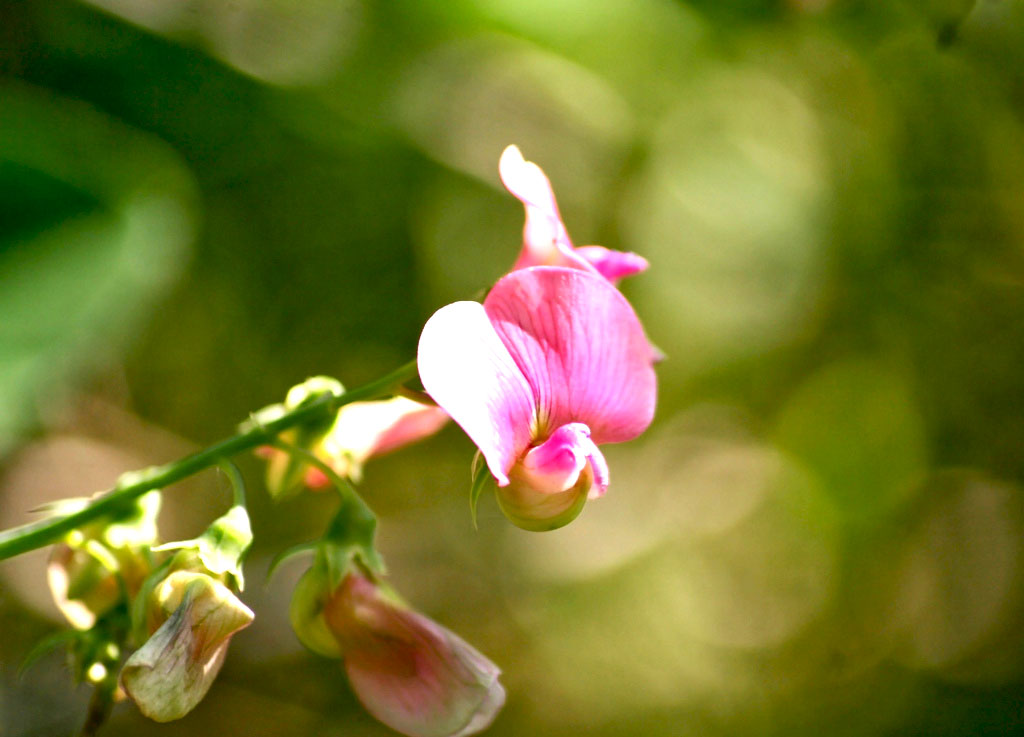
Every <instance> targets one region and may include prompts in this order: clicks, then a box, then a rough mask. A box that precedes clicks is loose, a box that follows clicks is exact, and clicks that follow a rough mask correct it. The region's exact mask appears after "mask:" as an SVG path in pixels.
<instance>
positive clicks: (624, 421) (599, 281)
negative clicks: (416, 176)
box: [421, 266, 656, 449]
mask: <svg viewBox="0 0 1024 737" xmlns="http://www.w3.org/2000/svg"><path fill="white" fill-rule="evenodd" d="M484 309H485V310H486V312H487V317H489V318H490V320H491V322H492V323H493V325H494V328H495V329H496V330H497V332H498V335H499V336H501V340H502V342H503V343H504V344H505V346H506V347H507V349H508V352H509V353H511V355H512V358H513V359H514V361H515V364H516V365H517V366H518V367H519V371H520V372H521V373H522V375H523V376H525V377H526V381H527V382H528V383H529V387H530V390H531V391H530V395H532V396H533V397H536V400H535V401H536V402H537V413H538V416H537V421H538V427H537V432H536V433H535V434H534V438H535V440H544V439H546V438H547V437H548V435H549V434H550V433H552V432H553V431H554V430H555V429H557V428H559V427H561V426H562V425H566V424H569V423H571V422H582V423H583V424H585V425H587V426H588V427H589V428H590V432H591V437H592V438H593V440H594V442H595V443H599V444H600V443H617V442H622V441H625V440H630V439H632V438H634V437H636V436H637V435H639V434H640V433H641V432H643V431H644V430H645V429H646V428H647V426H648V425H649V424H650V422H651V419H652V418H653V417H654V404H655V395H656V379H655V375H654V369H653V368H652V366H651V348H650V344H649V343H648V341H647V337H646V336H645V335H644V330H643V327H642V326H641V325H640V321H639V320H638V319H637V316H636V314H635V313H634V312H633V308H632V307H631V306H630V305H629V302H627V301H626V298H625V297H623V296H622V294H620V293H619V291H618V290H617V289H616V288H615V287H613V286H612V285H611V284H610V283H609V282H608V281H607V280H605V279H604V278H602V277H600V276H598V275H596V274H592V273H589V272H584V271H579V270H577V269H566V268H560V267H544V266H538V267H533V268H530V269H522V270H519V271H513V272H512V273H510V274H508V275H506V276H505V277H503V278H502V279H501V280H500V281H499V282H498V283H497V284H495V286H494V288H493V289H492V290H491V292H490V293H489V294H488V295H487V298H486V300H484ZM421 345H422V342H421ZM479 368H481V369H483V368H485V367H484V366H480V367H479ZM421 371H422V367H421ZM438 403H439V404H441V405H442V406H445V404H444V403H443V402H440V401H439V402H438ZM446 408H447V407H446ZM453 416H454V414H453ZM455 419H456V421H457V422H458V421H459V420H458V418H457V417H456V418H455ZM460 424H462V423H461V422H460ZM470 437H472V435H470ZM474 440H475V438H474ZM481 449H483V448H482V447H481Z"/></svg>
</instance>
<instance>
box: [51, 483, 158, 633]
mask: <svg viewBox="0 0 1024 737" xmlns="http://www.w3.org/2000/svg"><path fill="white" fill-rule="evenodd" d="M159 510H160V494H159V492H155V491H154V492H150V493H148V494H144V495H143V496H141V497H140V498H139V499H137V500H136V501H135V502H133V503H132V504H131V506H130V507H129V509H128V510H127V511H126V512H125V513H124V514H123V515H120V516H118V517H117V518H116V519H115V520H114V521H103V522H94V523H92V524H89V525H86V526H85V527H83V528H82V529H80V530H74V531H72V532H71V533H70V534H69V535H68V536H67V537H66V538H65V542H63V543H60V544H58V545H55V546H54V548H53V552H52V553H51V554H50V560H49V563H48V564H47V569H46V574H47V582H48V583H49V586H50V592H51V594H52V595H53V599H54V602H56V604H57V607H58V608H59V609H60V611H61V613H62V614H63V615H64V616H65V618H67V620H68V622H69V623H70V624H71V625H72V626H73V627H75V628H76V629H80V630H87V629H91V628H92V627H93V625H94V624H95V623H96V620H97V619H99V618H100V617H102V616H103V615H104V614H106V613H107V612H109V611H110V610H111V609H113V608H114V607H115V606H116V605H117V604H118V603H120V602H121V601H123V600H124V598H125V597H126V596H127V597H129V598H130V597H132V596H134V595H135V594H136V592H138V590H139V588H140V586H141V585H142V582H143V580H144V579H145V578H146V576H147V575H149V572H150V568H151V566H150V561H151V556H150V554H149V547H150V546H151V545H153V544H154V543H155V542H156V539H157V531H156V516H157V513H158V512H159Z"/></svg>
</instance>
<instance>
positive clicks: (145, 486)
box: [0, 361, 416, 560]
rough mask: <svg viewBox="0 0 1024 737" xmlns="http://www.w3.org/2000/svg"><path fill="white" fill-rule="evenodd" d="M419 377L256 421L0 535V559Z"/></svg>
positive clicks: (412, 366) (406, 373) (389, 378)
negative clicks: (82, 502)
mask: <svg viewBox="0 0 1024 737" xmlns="http://www.w3.org/2000/svg"><path fill="white" fill-rule="evenodd" d="M415 377H416V362H415V361H411V362H409V363H407V364H405V365H404V366H401V367H400V368H398V369H396V370H395V371H392V372H391V373H389V374H387V375H385V376H383V377H381V378H380V379H377V380H376V381H371V382H369V383H368V384H364V385H363V386H360V387H356V388H355V389H352V390H350V391H347V392H344V393H343V394H338V395H331V394H324V395H321V396H319V397H317V398H316V399H314V400H312V401H310V402H309V403H307V404H303V405H301V406H299V407H296V408H295V409H293V410H291V411H289V412H286V413H285V414H282V415H280V416H279V417H276V418H274V419H273V420H269V421H267V422H260V421H258V420H255V421H253V422H251V423H249V424H248V425H247V426H246V427H244V428H243V429H242V430H240V431H239V432H238V433H237V434H235V435H233V436H231V437H230V438H227V439H225V440H221V441H220V442H218V443H214V444H213V445H211V446H209V447H208V448H205V449H203V450H200V451H197V452H195V453H192V454H190V455H187V456H185V457H184V458H180V459H179V460H176V461H173V462H171V463H167V464H164V465H162V466H152V467H150V468H145V469H142V470H140V471H133V472H129V473H126V474H123V475H122V476H121V478H120V479H119V480H118V482H117V484H116V485H115V486H114V488H113V489H111V490H110V491H108V492H106V493H105V494H102V495H99V496H97V497H95V498H94V499H93V500H91V501H90V502H89V503H88V504H86V505H85V506H84V507H83V508H81V509H79V510H76V511H74V512H71V513H66V514H60V515H55V516H52V517H48V518H47V519H43V520H39V521H38V522H30V523H29V524H26V525H22V526H20V527H15V528H12V529H10V530H6V531H4V532H0V560H5V559H7V558H12V557H14V556H16V555H20V554H22V553H27V552H28V551H30V550H35V549H37V548H41V547H44V546H46V545H51V544H53V543H55V542H57V541H58V540H60V538H61V537H62V536H63V535H65V534H66V533H68V532H70V531H71V530H74V529H75V528H78V527H81V526H82V525H84V524H86V523H88V522H91V521H93V520H96V519H99V518H101V517H103V516H105V515H109V514H111V513H115V512H117V511H119V510H120V509H122V508H123V507H124V506H125V505H126V504H129V503H131V501H132V500H134V499H136V498H138V497H139V496H141V495H143V494H145V493H146V492H147V491H153V490H154V489H163V488H166V487H168V486H170V485H171V484H174V483H176V482H178V481H181V480H182V479H185V478H188V477H189V476H192V475H193V474H196V473H198V472H200V471H203V470H205V469H207V468H210V467H212V466H216V465H218V464H220V463H222V462H223V461H224V460H225V459H228V458H230V457H231V456H234V455H236V454H238V453H241V452H243V451H249V450H252V449H253V448H255V447H257V446H260V445H265V444H267V443H270V442H271V441H272V440H273V439H274V438H275V437H277V435H278V434H279V433H281V432H283V431H285V430H288V429H290V428H293V427H297V426H300V425H304V424H307V423H312V422H317V421H322V420H324V419H326V418H328V417H330V416H331V415H332V414H333V413H335V412H337V411H338V409H339V408H341V407H343V406H344V405H346V404H349V403H351V402H359V401H364V400H368V399H377V398H379V397H382V396H385V395H388V394H392V393H394V392H395V390H396V389H397V387H399V386H401V385H402V384H404V383H405V382H407V381H409V380H411V379H413V378H415Z"/></svg>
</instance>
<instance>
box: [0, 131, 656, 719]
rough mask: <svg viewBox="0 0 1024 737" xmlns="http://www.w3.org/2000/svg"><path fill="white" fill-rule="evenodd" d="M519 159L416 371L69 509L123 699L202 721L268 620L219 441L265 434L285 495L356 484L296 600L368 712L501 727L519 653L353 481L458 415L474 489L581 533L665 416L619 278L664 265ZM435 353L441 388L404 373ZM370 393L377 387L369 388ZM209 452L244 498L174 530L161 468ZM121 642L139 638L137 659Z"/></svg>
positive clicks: (319, 543) (312, 384) (64, 547)
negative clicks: (517, 245) (411, 553)
mask: <svg viewBox="0 0 1024 737" xmlns="http://www.w3.org/2000/svg"><path fill="white" fill-rule="evenodd" d="M499 172H500V175H501V179H502V181H503V182H504V184H505V186H506V187H507V188H508V190H509V191H510V192H511V193H512V194H513V195H515V196H516V197H517V198H518V199H519V200H520V201H521V202H522V203H523V206H524V208H525V212H526V221H525V225H524V228H523V243H522V250H521V252H520V254H519V257H518V259H517V260H516V262H515V265H514V267H513V269H512V270H511V271H510V272H509V273H508V274H506V275H505V276H503V277H502V278H501V279H499V280H498V281H497V283H496V284H495V285H494V286H493V288H492V289H491V290H490V291H489V292H488V294H487V296H486V298H485V299H484V300H483V302H482V303H480V302H456V303H454V304H450V305H447V306H445V307H442V308H441V309H440V310H438V311H437V312H436V313H434V315H433V316H432V317H431V318H430V319H429V320H428V321H427V323H426V325H425V326H424V328H423V332H422V334H421V336H420V341H419V348H418V357H417V364H416V367H414V366H413V365H412V364H410V365H409V366H407V367H405V368H403V369H400V370H399V371H398V372H395V373H394V374H391V375H388V376H387V377H384V378H383V379H381V380H380V381H379V382H375V383H373V384H371V385H367V386H364V387H362V388H360V389H358V390H355V391H354V392H352V393H349V394H346V392H345V390H344V388H343V387H342V385H341V383H340V382H338V381H337V380H335V379H332V378H329V377H322V376H318V377H313V378H311V379H309V380H307V381H305V382H303V383H302V384H299V385H297V386H295V387H293V388H292V389H291V391H289V392H288V395H287V397H286V399H285V401H284V402H283V403H281V404H275V405H272V406H270V407H267V408H265V409H263V410H261V411H259V412H257V413H255V414H254V415H253V416H252V418H251V419H250V421H249V422H247V423H245V425H243V427H242V429H241V430H240V434H239V436H236V438H235V439H234V440H232V441H231V442H228V443H222V444H219V445H218V446H213V447H211V448H210V449H208V451H206V452H205V455H204V454H202V453H201V454H195V455H193V456H190V457H188V458H186V459H184V460H183V461H181V462H179V464H178V466H177V467H176V468H177V469H178V470H181V469H183V468H186V467H187V468H189V469H191V470H189V471H188V472H187V473H186V472H184V471H182V472H181V473H180V474H179V475H177V476H176V478H175V477H174V474H172V473H169V472H168V471H167V468H168V467H163V468H156V469H147V470H146V471H143V472H140V473H138V474H129V475H127V476H126V478H123V479H122V480H121V482H119V484H118V486H117V487H115V489H113V490H112V491H111V492H109V493H108V495H107V497H108V498H107V499H106V500H105V506H104V512H103V514H105V516H100V514H99V510H98V509H95V508H93V509H89V505H90V504H92V503H93V501H92V500H73V501H72V502H70V503H67V504H65V505H64V507H63V508H62V509H60V510H57V512H58V514H64V515H66V516H70V517H74V516H75V515H76V514H79V513H80V512H85V513H86V514H82V515H81V516H80V517H79V521H80V522H81V523H82V526H81V527H79V528H78V529H75V530H73V531H72V532H71V533H70V534H67V535H66V536H65V538H64V541H63V542H62V543H60V544H59V545H57V546H56V548H55V549H54V551H53V553H52V555H51V558H50V564H49V569H48V574H49V581H50V586H51V589H52V593H53V596H54V599H55V600H56V602H57V604H58V606H59V607H60V609H61V611H62V612H63V613H64V614H65V616H66V617H67V619H68V621H69V622H70V623H71V624H72V625H73V627H75V628H76V630H75V631H74V636H75V637H78V640H77V642H78V643H79V645H78V646H77V651H76V650H74V649H73V652H75V653H76V657H77V660H78V661H79V669H78V670H79V677H80V678H85V679H88V680H90V681H91V682H93V683H94V684H96V686H97V689H100V688H102V689H105V690H104V691H103V693H106V694H107V696H108V697H109V698H108V705H109V701H112V700H113V698H114V697H115V695H116V692H118V690H120V691H123V693H124V694H126V695H127V696H129V697H130V698H131V699H132V700H133V701H134V702H135V704H136V705H137V706H138V708H139V710H140V711H141V712H142V713H143V714H145V715H146V716H147V717H149V718H151V719H153V720H155V721H158V722H166V721H170V720H174V719H179V718H181V717H183V716H184V715H186V714H187V713H189V712H190V711H191V710H192V709H193V708H194V707H195V706H196V705H197V704H198V703H199V702H200V701H201V700H202V699H203V698H204V697H205V696H206V694H207V692H208V691H209V689H210V687H211V685H212V683H213V681H214V679H215V678H216V676H217V674H218V672H219V671H220V668H221V666H222V665H223V663H224V660H225V657H226V654H227V649H228V645H229V642H230V640H231V638H232V637H233V636H234V635H235V634H236V633H237V632H239V631H240V630H242V629H244V628H245V627H247V626H248V625H249V624H250V623H251V622H252V621H253V617H254V615H253V612H252V611H251V610H250V609H249V608H248V607H247V606H246V605H245V604H244V603H243V602H242V600H241V599H240V598H239V594H240V592H241V591H242V589H243V583H244V582H243V576H242V560H243V558H244V557H245V555H246V553H247V551H248V549H249V547H250V545H251V543H252V530H251V528H250V524H249V517H248V514H247V512H246V508H245V492H244V488H243V482H242V479H241V476H240V474H239V472H238V470H237V469H236V468H235V467H234V466H233V465H232V464H231V463H230V461H228V460H227V458H226V457H224V456H223V455H221V454H223V453H224V452H225V450H224V449H225V448H226V447H228V448H230V447H234V448H236V451H235V452H237V451H238V450H250V449H253V448H256V447H257V446H258V445H259V444H266V445H264V446H263V447H262V448H260V450H259V452H260V454H261V455H262V456H264V457H265V458H266V459H267V462H268V463H267V476H266V480H267V484H266V486H267V489H268V491H269V492H270V494H271V496H272V497H273V498H274V499H275V500H277V501H281V500H283V499H286V498H287V497H289V496H291V495H293V494H296V493H299V492H300V491H301V490H302V489H303V488H310V489H324V488H327V487H332V488H334V489H335V490H336V491H337V492H338V495H339V502H340V505H339V508H338V511H337V513H336V514H335V516H334V518H333V519H332V521H331V522H330V524H329V525H328V527H327V530H326V532H325V533H324V534H323V536H322V537H321V538H320V539H318V540H316V541H315V542H313V543H308V544H305V545H303V546H300V552H301V551H308V550H312V551H313V553H314V562H313V565H312V567H311V568H310V569H309V570H308V571H307V572H306V573H305V575H303V577H302V578H301V579H300V580H299V582H298V584H297V586H296V588H295V592H294V594H293V597H292V601H291V606H290V619H291V623H292V627H293V629H294V630H295V633H296V635H297V636H298V638H299V640H300V641H301V642H302V643H303V644H304V645H306V646H307V647H308V648H309V649H310V650H312V651H313V652H315V653H318V654H320V655H323V656H326V657H331V658H339V659H341V661H342V663H343V667H344V670H345V673H346V675H347V677H348V682H349V685H350V686H351V688H352V690H353V691H354V693H355V694H356V696H357V697H358V699H359V701H360V702H361V703H362V704H363V706H364V707H365V708H366V710H367V711H368V712H370V713H371V714H372V715H373V716H374V717H376V718H377V719H379V720H380V721H381V722H383V723H384V724H386V725H388V726H389V727H391V728H393V729H395V730H396V731H398V732H401V733H403V734H406V735H409V736H410V737H468V736H469V735H472V734H476V733H477V732H480V731H482V730H484V729H486V728H487V727H488V726H490V724H491V723H492V722H493V720H494V718H495V717H496V715H497V714H498V712H499V711H500V710H501V708H502V706H503V705H504V703H505V690H504V688H503V686H502V685H501V683H500V681H499V675H500V673H501V671H500V669H499V668H498V666H496V665H495V664H494V663H493V662H491V661H490V660H489V659H488V658H486V657H485V656H484V655H482V654H481V653H480V652H479V651H478V650H476V649H475V648H474V647H473V646H471V645H470V644H468V643H467V642H466V641H465V640H463V639H462V638H461V637H459V636H458V635H456V634H455V633H454V632H451V631H450V630H448V629H446V628H445V627H443V626H442V625H440V624H438V623H437V622H435V621H433V620H431V619H429V618H428V617H426V616H424V615H423V614H420V613H419V612H417V611H415V610H414V609H412V608H411V607H410V606H408V605H407V604H406V603H405V602H404V601H403V600H402V598H401V597H400V596H399V595H398V593H397V592H396V591H395V590H394V589H393V588H392V587H391V586H390V585H389V584H388V583H387V580H386V577H385V575H384V565H383V562H382V559H381V557H380V554H379V553H378V551H377V548H376V542H375V536H376V525H377V519H376V517H375V515H374V514H373V512H372V511H371V510H370V508H369V507H368V506H367V505H366V503H365V502H364V501H363V499H362V497H361V496H360V495H359V493H358V492H357V491H356V489H355V488H354V486H353V485H352V484H353V483H357V482H359V481H360V480H361V477H362V468H363V464H365V463H366V462H367V461H368V460H369V459H371V458H374V457H376V456H379V455H382V454H385V453H388V452H390V451H393V450H396V449H398V448H400V447H402V446H404V445H407V444H408V443H411V442H414V441H417V440H420V439H423V438H425V437H427V436H429V435H431V434H433V433H435V432H437V431H438V430H439V429H440V428H441V427H442V426H443V425H444V424H445V423H447V421H448V419H449V418H450V419H452V420H454V421H455V423H457V424H458V425H459V426H460V427H461V428H462V429H463V430H464V431H465V432H466V434H467V435H468V436H469V438H470V439H471V440H472V441H473V442H474V443H475V444H476V445H477V447H478V448H479V451H480V453H479V455H478V461H479V459H482V463H479V462H478V463H477V466H476V469H477V470H476V471H475V473H474V483H473V490H472V492H471V493H472V495H473V496H472V499H473V503H474V505H475V503H476V496H477V494H478V493H479V491H480V490H481V489H482V488H483V486H484V485H485V483H486V482H487V479H488V474H489V476H490V478H493V481H494V487H495V491H496V496H497V501H498V505H499V507H500V508H501V510H502V511H503V512H504V514H505V515H506V516H507V517H508V519H509V520H511V522H512V523H514V524H516V525H518V526H519V527H522V528H525V529H528V530H550V529H554V528H557V527H561V526H562V525H565V524H567V523H569V522H570V521H572V520H573V519H574V518H575V517H576V516H577V515H578V514H579V513H580V511H581V510H582V508H583V506H584V505H585V503H586V501H587V500H588V499H593V498H596V497H599V496H601V495H603V494H604V493H605V491H606V490H607V489H608V486H609V482H610V474H609V469H608V464H607V462H606V461H605V457H604V455H603V453H602V451H601V449H600V446H601V445H602V444H605V443H617V442H623V441H626V440H630V439H632V438H635V437H636V436H637V435H639V434H640V433H642V432H643V431H644V430H645V429H646V428H647V426H648V425H649V424H650V423H651V421H652V418H653V415H654V407H655V399H656V378H655V373H654V368H653V364H654V362H655V360H656V359H657V351H656V350H655V349H654V348H653V347H652V345H651V344H650V342H649V341H648V339H647V337H646V335H645V334H644V330H643V327H642V325H641V324H640V321H639V319H638V318H637V316H636V313H635V312H634V311H633V308H632V307H631V306H630V304H629V302H628V301H627V300H626V298H625V297H624V296H623V295H622V293H621V292H620V291H619V290H618V288H617V282H618V280H619V279H621V278H622V277H624V276H628V275H630V274H635V273H637V272H639V271H642V270H643V269H645V268H646V267H647V262H646V261H645V260H644V259H643V258H642V257H640V256H638V255H636V254H632V253H622V252H618V251H612V250H609V249H606V248H603V247H600V246H584V247H581V248H576V247H574V246H573V244H572V242H571V241H570V239H569V235H568V232H567V230H566V228H565V225H564V224H563V222H562V220H561V216H560V215H559V212H558V205H557V203H556V202H555V197H554V194H553V192H552V190H551V184H550V182H549V181H548V179H547V177H546V176H545V175H544V172H543V171H541V169H540V168H539V167H538V166H537V165H536V164H533V163H531V162H528V161H526V160H524V159H523V157H522V155H521V154H520V152H519V150H518V149H517V148H516V147H515V146H510V147H509V148H508V149H506V150H505V152H504V153H503V154H502V157H501V160H500V164H499ZM416 368H418V373H419V377H420V380H421V381H422V384H423V389H424V390H425V391H421V390H418V389H415V388H404V387H401V386H400V385H401V383H402V382H403V381H411V380H412V379H413V378H414V377H415V372H416ZM395 376H397V377H399V379H398V380H397V381H396V380H395V378H394V377H395ZM392 394H393V395H394V396H391V397H390V398H384V399H379V397H387V396H389V395H392ZM357 398H358V399H368V400H372V401H351V400H354V399H357ZM236 441H238V442H237V443H236ZM243 441H244V442H243ZM200 458H204V459H205V460H206V461H208V463H207V466H209V465H213V464H218V463H219V464H220V465H221V467H222V468H223V469H224V470H225V472H226V473H227V475H228V477H229V478H230V480H231V482H232V486H233V487H234V491H235V503H234V506H232V508H231V509H230V510H229V511H228V512H227V514H225V515H223V516H222V517H220V518H219V519H217V520H215V521H214V522H213V523H212V524H211V525H210V526H209V527H208V528H207V530H206V531H205V532H204V533H203V534H202V535H200V536H199V537H197V538H195V539H193V540H185V541H180V542H175V543H169V544H164V545H160V544H158V540H157V527H156V513H157V510H158V508H159V502H160V492H159V491H150V490H155V489H157V488H160V487H161V486H162V483H159V482H157V481H156V479H161V478H162V479H164V480H168V481H171V482H173V481H174V480H177V479H180V478H183V477H184V476H186V475H188V473H194V472H195V470H196V468H198V467H200V466H201V464H200V463H199V461H198V460H197V459H200ZM172 465H173V464H172ZM145 491H150V493H148V494H143V492H145ZM474 509H475V506H474ZM86 523H88V524H86ZM68 526H70V525H68ZM63 529H64V530H66V529H67V527H64V528H63ZM53 539H56V537H53V538H51V541H52V540H53ZM0 544H2V538H0ZM290 554H291V552H289V553H288V554H285V555H284V556H283V558H281V559H284V558H287V557H289V555H290ZM123 646H133V647H134V651H132V652H131V653H130V655H128V657H127V658H126V659H125V660H124V662H123V664H122V665H121V667H120V669H119V671H118V670H117V669H116V668H117V665H118V664H119V663H120V660H121V657H122V655H121V652H122V647H123ZM97 692H98V693H100V691H99V690H98V691H97Z"/></svg>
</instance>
